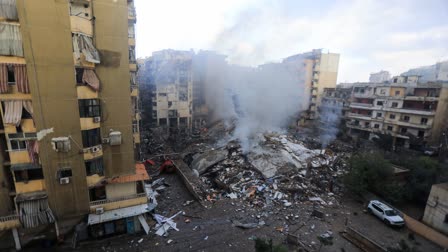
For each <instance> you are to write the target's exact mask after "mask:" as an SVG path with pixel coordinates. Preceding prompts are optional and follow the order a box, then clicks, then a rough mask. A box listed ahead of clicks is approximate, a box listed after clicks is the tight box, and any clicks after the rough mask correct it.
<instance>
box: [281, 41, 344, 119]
mask: <svg viewBox="0 0 448 252" xmlns="http://www.w3.org/2000/svg"><path fill="white" fill-rule="evenodd" d="M283 63H284V64H290V65H294V66H295V69H298V70H299V72H300V74H303V79H304V80H303V81H304V82H305V86H306V90H305V92H306V93H307V94H309V97H310V98H309V99H310V100H309V107H308V110H307V111H305V113H303V116H302V119H311V120H312V119H316V118H317V114H318V111H317V107H318V106H320V104H321V101H322V96H323V92H324V88H336V82H337V77H338V68H339V54H337V53H329V52H328V53H324V52H322V50H321V49H314V50H312V51H311V52H306V53H302V54H297V55H293V56H290V57H288V58H286V59H284V60H283Z"/></svg>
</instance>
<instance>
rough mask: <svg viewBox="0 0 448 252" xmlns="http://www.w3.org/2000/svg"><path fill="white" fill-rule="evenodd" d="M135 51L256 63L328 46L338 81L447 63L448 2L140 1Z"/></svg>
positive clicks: (393, 73)
mask: <svg viewBox="0 0 448 252" xmlns="http://www.w3.org/2000/svg"><path fill="white" fill-rule="evenodd" d="M135 5H136V8H137V26H136V28H137V31H136V33H137V34H136V37H137V56H138V57H146V56H150V55H151V53H152V52H153V51H157V50H162V49H167V48H171V49H180V50H189V49H194V50H199V49H207V50H216V51H219V52H221V53H223V54H226V55H228V56H229V61H230V62H231V63H237V64H243V65H257V64H261V63H265V62H272V61H279V60H281V59H282V58H285V57H287V56H290V55H293V54H297V53H300V52H305V51H310V50H311V49H313V48H325V49H326V50H329V51H330V52H337V53H340V54H341V58H340V62H339V76H338V82H345V81H349V82H355V81H367V80H368V77H369V73H371V72H376V71H379V70H388V71H390V72H391V74H392V75H398V74H400V73H401V72H404V71H406V70H407V69H409V68H413V67H417V66H421V65H430V64H434V63H436V62H437V61H441V60H448V1H447V0H424V1H423V0H389V1H386V0H384V1H382V0H340V1H337V0H313V1H302V0H271V1H269V0H216V1H214V0H163V1H160V0H135Z"/></svg>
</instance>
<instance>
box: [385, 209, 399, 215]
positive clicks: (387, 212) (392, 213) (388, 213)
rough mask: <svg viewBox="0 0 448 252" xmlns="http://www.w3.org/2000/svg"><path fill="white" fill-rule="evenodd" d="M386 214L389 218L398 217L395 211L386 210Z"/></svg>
mask: <svg viewBox="0 0 448 252" xmlns="http://www.w3.org/2000/svg"><path fill="white" fill-rule="evenodd" d="M384 212H385V213H386V215H387V216H395V215H397V212H395V211H394V210H386V211H384Z"/></svg>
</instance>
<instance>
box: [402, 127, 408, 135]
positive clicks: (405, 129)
mask: <svg viewBox="0 0 448 252" xmlns="http://www.w3.org/2000/svg"><path fill="white" fill-rule="evenodd" d="M400 132H401V134H406V133H407V132H408V129H407V128H401V129H400Z"/></svg>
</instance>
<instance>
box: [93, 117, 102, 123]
mask: <svg viewBox="0 0 448 252" xmlns="http://www.w3.org/2000/svg"><path fill="white" fill-rule="evenodd" d="M93 122H94V123H99V122H101V117H100V116H95V117H94V118H93Z"/></svg>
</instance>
